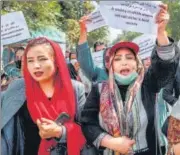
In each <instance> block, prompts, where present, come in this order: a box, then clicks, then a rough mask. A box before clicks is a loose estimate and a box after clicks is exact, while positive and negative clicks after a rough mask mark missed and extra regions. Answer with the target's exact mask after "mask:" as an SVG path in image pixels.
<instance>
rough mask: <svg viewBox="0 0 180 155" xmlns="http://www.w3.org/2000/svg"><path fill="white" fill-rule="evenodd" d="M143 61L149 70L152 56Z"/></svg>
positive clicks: (145, 67)
mask: <svg viewBox="0 0 180 155" xmlns="http://www.w3.org/2000/svg"><path fill="white" fill-rule="evenodd" d="M142 62H143V65H144V69H145V70H148V68H149V67H150V65H151V57H147V58H145V59H143V60H142Z"/></svg>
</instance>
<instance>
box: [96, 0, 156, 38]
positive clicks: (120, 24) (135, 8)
mask: <svg viewBox="0 0 180 155" xmlns="http://www.w3.org/2000/svg"><path fill="white" fill-rule="evenodd" d="M104 3H105V1H104ZM122 3H123V5H121V3H120V4H119V5H100V7H99V9H100V12H101V14H102V16H103V18H104V20H105V22H106V24H107V25H109V26H110V27H113V28H116V29H122V30H126V31H133V32H140V33H146V34H155V35H156V34H157V24H156V23H155V16H156V14H157V12H154V13H152V12H151V11H150V10H148V9H147V7H146V8H145V7H143V6H142V5H139V4H137V3H136V4H133V5H128V2H127V3H125V2H122ZM149 3H150V2H149ZM124 4H126V5H124ZM155 10H156V11H158V9H155Z"/></svg>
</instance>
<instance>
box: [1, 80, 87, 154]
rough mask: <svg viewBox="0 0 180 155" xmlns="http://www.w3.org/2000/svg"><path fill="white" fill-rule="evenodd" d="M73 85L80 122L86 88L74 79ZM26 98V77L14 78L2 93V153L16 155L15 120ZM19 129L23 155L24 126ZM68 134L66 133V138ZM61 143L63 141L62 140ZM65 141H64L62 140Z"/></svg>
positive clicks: (77, 119)
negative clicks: (14, 148)
mask: <svg viewBox="0 0 180 155" xmlns="http://www.w3.org/2000/svg"><path fill="white" fill-rule="evenodd" d="M72 85H73V88H74V92H75V97H76V116H75V119H76V121H78V122H79V120H80V118H81V111H82V109H83V107H84V103H85V101H86V98H85V90H84V86H83V84H81V83H80V82H78V81H74V80H72ZM25 100H26V96H25V84H24V79H22V78H21V79H17V80H14V81H13V82H12V83H11V84H10V85H9V87H8V89H7V90H6V91H4V92H3V93H1V112H2V115H1V119H2V122H1V123H2V124H1V133H2V143H1V154H3V155H14V154H13V151H14V150H13V146H14V141H13V138H14V136H15V135H14V130H15V129H14V128H12V126H14V125H15V124H16V123H17V122H16V121H15V120H14V118H15V116H16V114H17V113H18V110H19V109H20V108H21V107H22V105H23V104H24V102H25ZM18 131H21V132H22V134H21V137H19V138H18V142H19V143H20V148H18V149H20V150H21V154H20V155H23V153H22V152H23V149H24V145H23V142H24V137H23V130H22V128H20V127H19V128H18ZM65 137H66V134H65V135H64V139H66V138H65ZM60 143H61V141H60ZM62 143H64V141H62Z"/></svg>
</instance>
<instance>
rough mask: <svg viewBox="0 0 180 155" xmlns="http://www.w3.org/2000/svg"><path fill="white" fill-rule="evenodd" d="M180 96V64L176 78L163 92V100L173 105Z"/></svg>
mask: <svg viewBox="0 0 180 155" xmlns="http://www.w3.org/2000/svg"><path fill="white" fill-rule="evenodd" d="M179 95H180V62H179V65H178V68H177V71H176V76H175V78H174V79H173V80H172V81H170V82H169V83H168V84H167V85H166V87H165V88H164V90H163V99H164V100H165V101H166V102H167V103H169V104H170V105H173V104H174V103H176V101H177V100H178V98H179Z"/></svg>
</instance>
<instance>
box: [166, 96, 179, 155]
mask: <svg viewBox="0 0 180 155" xmlns="http://www.w3.org/2000/svg"><path fill="white" fill-rule="evenodd" d="M168 142H169V147H168V148H169V150H168V155H179V154H180V95H179V99H178V100H177V101H176V103H175V104H174V106H173V107H172V111H171V115H170V117H169V125H168Z"/></svg>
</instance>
